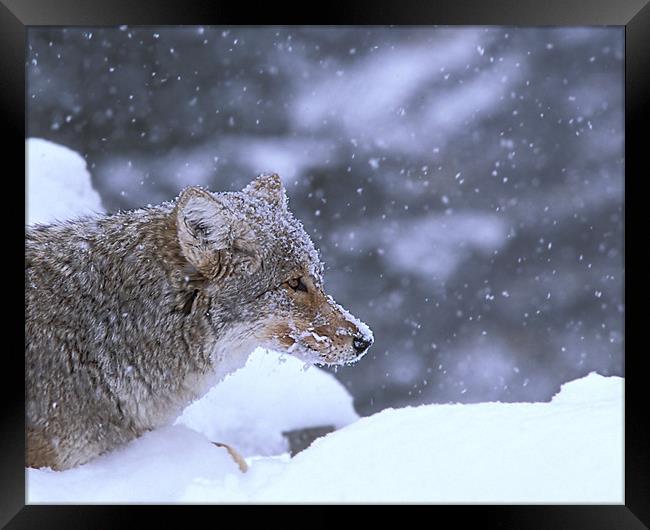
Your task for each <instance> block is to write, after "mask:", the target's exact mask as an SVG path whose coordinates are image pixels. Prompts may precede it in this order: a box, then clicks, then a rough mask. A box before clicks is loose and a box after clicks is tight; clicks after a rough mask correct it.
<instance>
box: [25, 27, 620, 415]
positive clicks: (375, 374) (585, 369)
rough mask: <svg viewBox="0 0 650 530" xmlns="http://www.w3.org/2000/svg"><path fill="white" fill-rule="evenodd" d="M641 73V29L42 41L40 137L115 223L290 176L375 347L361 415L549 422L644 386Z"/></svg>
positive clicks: (80, 33) (228, 32)
mask: <svg viewBox="0 0 650 530" xmlns="http://www.w3.org/2000/svg"><path fill="white" fill-rule="evenodd" d="M623 59H624V29H623V28H622V27H588V28H587V27H585V28H512V27H502V28H499V27H491V28H480V27H468V28H465V27H408V28H407V27H399V28H386V27H341V28H338V27H304V28H302V27H277V28H276V27H255V28H246V27H233V28H226V27H189V26H185V27H177V28H174V27H161V28H156V27H126V26H122V27H119V28H118V27H114V28H68V29H63V28H55V27H52V28H46V27H43V28H39V27H34V26H32V27H30V28H28V55H27V58H26V71H27V101H28V116H27V118H28V121H27V135H28V136H29V137H38V138H45V139H48V140H51V141H53V142H56V143H59V144H62V145H65V146H68V147H70V148H71V149H74V150H75V151H77V152H79V153H80V154H81V155H82V156H83V157H84V158H85V159H86V161H87V163H88V168H89V170H90V172H91V174H92V178H93V185H94V186H95V188H96V189H97V190H98V192H99V193H100V195H101V197H102V201H103V203H104V206H105V207H106V209H107V210H109V211H113V210H117V209H130V208H136V207H140V206H143V205H147V204H156V203H159V202H162V201H165V200H170V199H172V198H174V197H175V196H176V195H177V194H178V192H179V191H180V190H181V189H182V188H183V187H184V186H186V185H188V184H199V185H203V186H207V187H209V188H210V189H211V190H212V191H231V190H237V189H240V188H241V187H243V186H244V185H245V184H246V183H247V182H249V181H250V180H251V179H252V178H253V177H255V176H256V175H257V174H258V173H260V172H262V171H276V172H278V173H279V174H280V175H281V176H282V177H283V180H284V182H285V185H286V187H287V191H288V194H289V198H290V208H291V209H292V211H293V212H294V213H295V215H296V216H297V217H298V218H299V219H300V220H301V221H302V222H303V224H304V226H305V228H306V230H307V232H308V233H309V234H310V235H311V236H312V239H313V240H314V243H315V244H316V246H317V247H318V248H319V249H320V251H321V257H322V259H323V261H324V262H325V266H326V273H325V282H326V284H325V285H326V288H327V290H328V292H329V294H331V295H332V296H333V297H334V298H335V299H336V300H337V301H338V302H339V303H340V304H341V305H343V306H344V307H346V308H347V309H349V310H350V312H352V313H353V314H354V315H356V316H358V317H359V318H360V319H361V320H363V321H365V322H366V323H367V324H368V325H369V326H370V327H371V328H372V329H373V330H374V333H375V344H374V346H373V347H372V348H371V350H370V352H369V353H368V354H367V355H366V357H364V359H362V361H361V362H360V363H359V364H357V365H355V366H353V367H345V368H339V369H338V370H334V369H331V370H330V371H331V372H332V373H334V374H335V376H336V377H337V378H338V379H339V380H340V381H341V382H342V383H344V384H345V385H346V387H347V388H348V389H349V391H350V392H351V393H352V395H353V396H354V398H355V407H356V408H357V410H358V411H359V412H360V413H361V414H363V415H367V414H371V413H373V412H376V411H379V410H381V409H383V408H386V407H400V406H405V405H418V404H422V403H447V402H468V403H469V402H478V401H504V402H505V401H510V402H511V401H547V400H549V399H550V398H551V396H552V395H553V394H554V393H556V392H557V391H558V390H559V387H560V385H561V384H562V383H564V382H567V381H570V380H573V379H576V378H578V377H581V376H583V375H585V374H587V373H589V372H591V371H597V372H598V373H600V374H603V375H623V370H624V357H623V347H624V344H623V334H624V330H623V316H624V305H623V280H624V268H623V267H624V263H623V219H624V215H623V192H624V187H623V184H624V176H623V175H624V132H623V131H624V128H623V126H624V113H623V89H624V78H623V74H624V62H623ZM52 200H56V197H53V198H52ZM27 207H28V208H29V205H28V206H27Z"/></svg>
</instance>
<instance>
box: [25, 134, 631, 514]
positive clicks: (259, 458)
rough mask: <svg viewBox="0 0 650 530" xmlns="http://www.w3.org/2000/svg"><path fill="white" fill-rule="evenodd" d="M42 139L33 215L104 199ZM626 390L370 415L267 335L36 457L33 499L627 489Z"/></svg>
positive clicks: (597, 494)
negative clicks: (181, 407) (155, 413)
mask: <svg viewBox="0 0 650 530" xmlns="http://www.w3.org/2000/svg"><path fill="white" fill-rule="evenodd" d="M28 145H29V147H28V149H27V152H28V154H29V155H30V160H29V164H28V171H29V173H28V189H29V190H30V192H29V201H30V203H29V204H28V210H31V211H30V215H29V221H30V222H33V221H34V220H40V221H46V220H48V219H51V218H52V217H58V218H63V217H68V215H65V212H66V211H69V212H71V215H74V214H78V213H80V212H84V213H85V212H86V211H88V210H96V211H100V210H101V203H100V202H99V197H98V196H96V193H94V192H93V190H92V188H91V187H90V183H89V179H88V173H87V171H86V169H85V167H84V165H83V163H82V159H81V158H80V157H79V156H78V155H76V154H75V153H73V152H72V151H69V150H66V149H64V148H61V147H59V146H55V145H53V144H48V143H46V142H43V141H34V140H30V141H28ZM32 147H34V149H32ZM32 153H37V154H38V157H37V158H31V156H32ZM63 168H67V170H66V171H63ZM63 175H65V180H59V179H60V178H61V177H62V176H63ZM75 179H76V182H75ZM38 190H41V192H40V195H41V198H42V197H43V196H44V190H48V193H49V194H50V195H49V197H50V200H49V201H46V200H40V198H39V197H38V193H39V191H38ZM34 193H37V196H36V197H35V198H34V202H33V203H32V202H31V201H32V197H33V196H34ZM52 197H55V198H56V200H52ZM66 205H68V206H66ZM68 207H69V210H66V208H68ZM358 369H363V366H362V364H360V365H359V366H358ZM623 393H624V381H623V379H622V378H619V377H602V376H600V375H597V374H594V373H592V374H590V375H589V376H587V377H584V378H582V379H579V380H577V381H572V382H570V383H567V384H565V385H564V386H563V387H562V390H561V391H560V393H559V394H558V395H556V396H555V397H554V398H553V400H552V401H551V402H550V403H480V404H473V405H461V404H448V405H425V406H420V407H413V408H410V407H407V408H402V409H386V410H384V411H382V412H380V413H378V414H375V415H373V416H370V417H366V418H359V417H358V415H357V414H356V413H355V411H354V409H353V407H352V398H351V397H350V395H349V393H348V392H347V391H346V390H345V388H344V387H343V386H342V385H341V384H340V383H339V382H338V381H337V380H336V379H335V378H334V377H332V376H331V375H329V374H328V373H326V372H323V371H322V370H320V369H318V368H314V367H312V368H308V369H306V367H305V366H304V365H303V363H302V362H300V361H298V360H296V359H294V358H293V357H291V356H289V355H280V354H278V353H276V352H270V351H266V350H261V349H258V350H256V351H255V352H254V353H253V354H252V356H251V358H250V359H249V362H248V363H247V365H246V366H245V367H244V368H243V369H241V370H239V371H238V372H235V373H234V374H232V375H230V376H228V377H227V378H226V379H225V380H224V381H223V382H222V383H220V384H219V385H217V386H216V387H215V388H213V389H212V390H211V391H210V392H209V393H208V394H207V395H206V396H205V397H204V398H203V399H201V400H199V401H197V402H195V403H193V404H192V405H190V406H189V407H188V408H187V409H186V410H185V411H184V412H183V414H182V415H181V417H180V418H179V419H178V420H177V421H176V423H175V424H174V425H170V426H168V427H165V428H162V429H159V430H157V431H154V432H151V433H148V434H146V435H144V436H142V437H141V438H139V439H138V440H135V441H133V442H132V443H130V444H128V445H126V446H125V447H122V448H120V449H118V450H116V451H113V452H112V453H110V454H106V455H103V456H101V457H99V458H97V459H95V460H93V461H91V462H89V463H88V464H86V465H83V466H80V467H78V468H75V469H71V470H68V471H64V472H55V471H52V470H50V469H40V470H37V469H27V470H26V473H27V492H26V493H27V502H28V503H61V502H70V503H85V502H91V503H97V502H107V503H122V502H147V503H152V502H181V503H208V502H209V503H224V502H225V503H228V502H432V503H603V502H607V503H623ZM323 425H333V426H335V427H337V430H336V431H335V432H333V433H331V434H328V435H327V436H325V437H323V438H320V439H318V440H317V441H316V442H314V443H313V444H312V445H311V447H309V448H308V449H306V450H305V451H303V452H301V453H300V454H298V455H297V456H295V457H294V458H290V457H289V455H288V447H287V443H286V440H285V438H284V437H283V435H282V432H284V431H288V430H293V429H298V428H307V427H317V426H323ZM211 441H217V442H225V443H228V444H230V445H231V446H233V447H234V448H235V449H237V450H238V451H239V452H240V453H241V454H242V455H243V456H244V457H245V458H246V461H247V463H248V464H249V470H248V471H247V472H246V473H242V472H241V471H240V470H239V468H238V467H237V465H236V464H235V462H234V461H233V460H232V458H231V457H230V456H229V454H228V452H227V451H226V450H225V449H223V448H219V447H216V446H214V445H213V444H212V443H211Z"/></svg>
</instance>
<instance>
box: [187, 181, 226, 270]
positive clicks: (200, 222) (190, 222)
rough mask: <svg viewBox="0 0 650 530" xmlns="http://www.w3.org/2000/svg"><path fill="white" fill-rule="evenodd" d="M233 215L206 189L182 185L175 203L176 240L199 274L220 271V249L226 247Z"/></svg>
mask: <svg viewBox="0 0 650 530" xmlns="http://www.w3.org/2000/svg"><path fill="white" fill-rule="evenodd" d="M231 226H232V217H231V214H230V212H229V210H228V209H227V208H226V207H225V206H224V204H223V203H222V202H221V201H220V200H219V199H218V198H217V197H215V196H214V195H212V194H211V193H209V192H208V191H205V190H202V189H201V188H197V187H195V186H190V187H188V188H185V189H184V190H183V191H182V192H181V194H180V196H179V198H178V201H177V203H176V227H177V234H178V241H179V243H180V246H181V251H182V252H183V255H184V256H185V258H186V259H187V260H188V261H189V262H190V263H191V264H192V265H194V267H196V269H197V270H198V271H199V272H201V273H202V274H205V275H207V276H208V277H212V276H214V275H216V274H217V273H218V271H219V262H220V253H219V251H220V250H223V249H226V248H229V247H230V246H231V245H232V241H231Z"/></svg>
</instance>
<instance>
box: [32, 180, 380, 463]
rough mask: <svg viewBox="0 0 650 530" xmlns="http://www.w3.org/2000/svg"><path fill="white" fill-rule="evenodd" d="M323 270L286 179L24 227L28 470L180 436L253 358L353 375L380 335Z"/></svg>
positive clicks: (197, 191)
mask: <svg viewBox="0 0 650 530" xmlns="http://www.w3.org/2000/svg"><path fill="white" fill-rule="evenodd" d="M322 270H323V267H322V263H321V262H320V260H319V257H318V253H317V252H316V250H315V248H314V246H313V243H312V242H311V240H310V238H309V236H308V235H307V234H306V232H305V231H304V229H303V227H302V225H301V223H300V222H299V221H298V220H296V219H295V218H294V217H293V215H292V214H291V213H290V212H289V210H288V209H287V197H286V193H285V191H284V188H283V187H282V183H281V181H280V178H279V177H278V176H277V175H260V176H259V177H258V178H257V179H255V180H254V181H253V182H251V183H250V184H249V185H248V186H247V187H246V188H245V189H244V190H243V191H241V192H224V193H210V192H208V191H206V190H203V189H200V188H197V187H189V188H186V189H185V190H184V191H183V192H182V193H181V195H180V196H179V197H178V199H177V200H176V201H174V202H167V203H163V204H161V205H159V206H156V207H152V208H146V209H141V210H135V211H130V212H120V213H116V214H113V215H107V216H101V217H84V218H81V219H78V220H74V221H68V222H61V223H54V224H48V225H35V226H32V227H28V228H27V231H26V248H25V300H26V310H25V316H26V325H25V326H26V329H25V331H26V349H25V356H26V359H25V363H26V388H27V392H26V393H27V396H26V397H27V411H26V413H27V418H26V420H27V465H28V466H29V467H43V466H50V467H52V468H53V469H66V468H69V467H72V466H75V465H78V464H82V463H84V462H87V461H88V460H89V459H91V458H93V457H94V456H96V455H99V454H101V453H103V452H105V451H108V450H110V449H113V448H115V447H116V446H118V445H120V444H122V443H124V442H127V441H129V440H131V439H133V438H135V437H137V436H140V435H141V434H143V433H144V432H146V431H147V430H150V429H153V428H155V427H158V426H160V425H163V424H165V423H169V422H171V421H173V419H174V418H175V417H176V416H177V415H178V414H179V413H180V411H181V410H182V409H183V407H185V406H186V405H187V404H188V403H190V402H191V401H192V400H194V399H196V398H198V397H200V396H201V395H203V394H204V393H205V392H207V390H208V389H209V388H210V387H211V386H213V385H214V384H215V383H216V382H217V381H218V380H219V379H221V378H222V377H223V376H224V375H225V374H227V373H229V372H232V371H233V370H235V369H237V368H239V367H240V366H242V365H243V364H244V363H245V361H246V358H247V357H248V355H249V354H250V353H251V352H252V351H253V349H254V348H255V347H256V346H263V347H268V348H273V349H276V350H280V351H287V352H290V353H292V354H293V355H295V356H297V357H299V358H301V359H302V360H304V361H306V362H311V363H316V364H345V363H350V362H354V361H356V360H358V359H359V358H360V357H361V356H362V355H363V354H364V353H365V352H366V350H367V348H368V347H369V346H370V344H371V343H372V340H373V337H372V332H371V331H370V329H369V328H368V327H367V326H366V325H365V324H363V323H362V322H360V321H359V320H357V319H356V318H354V317H353V316H352V315H350V314H349V313H348V312H347V311H345V310H344V309H343V308H342V307H340V306H339V305H338V304H337V303H336V302H335V301H334V300H333V299H332V298H331V297H330V296H328V295H326V294H325V293H324V291H323V279H322Z"/></svg>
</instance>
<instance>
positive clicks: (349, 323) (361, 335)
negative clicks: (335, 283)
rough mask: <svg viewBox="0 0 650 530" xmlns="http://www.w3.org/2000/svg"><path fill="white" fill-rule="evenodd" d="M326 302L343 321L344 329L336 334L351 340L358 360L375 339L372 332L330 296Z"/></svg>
mask: <svg viewBox="0 0 650 530" xmlns="http://www.w3.org/2000/svg"><path fill="white" fill-rule="evenodd" d="M327 302H328V303H329V305H330V306H331V307H332V309H333V310H334V311H335V312H337V313H339V314H340V315H341V317H342V318H343V319H344V321H345V324H346V325H345V327H343V328H339V330H337V334H341V335H349V336H351V338H352V349H353V350H354V352H355V354H356V355H357V360H358V359H360V358H361V357H362V356H363V355H364V354H365V353H366V352H367V351H368V348H370V346H372V343H373V342H374V340H375V338H374V336H373V334H372V330H371V329H370V328H369V327H368V326H367V325H366V324H365V322H362V321H361V320H359V319H358V318H357V317H355V316H354V315H352V314H351V313H350V312H349V311H347V310H346V309H344V308H343V307H341V306H340V305H339V304H337V303H336V302H335V301H334V299H333V298H332V297H331V296H329V295H328V296H327Z"/></svg>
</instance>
